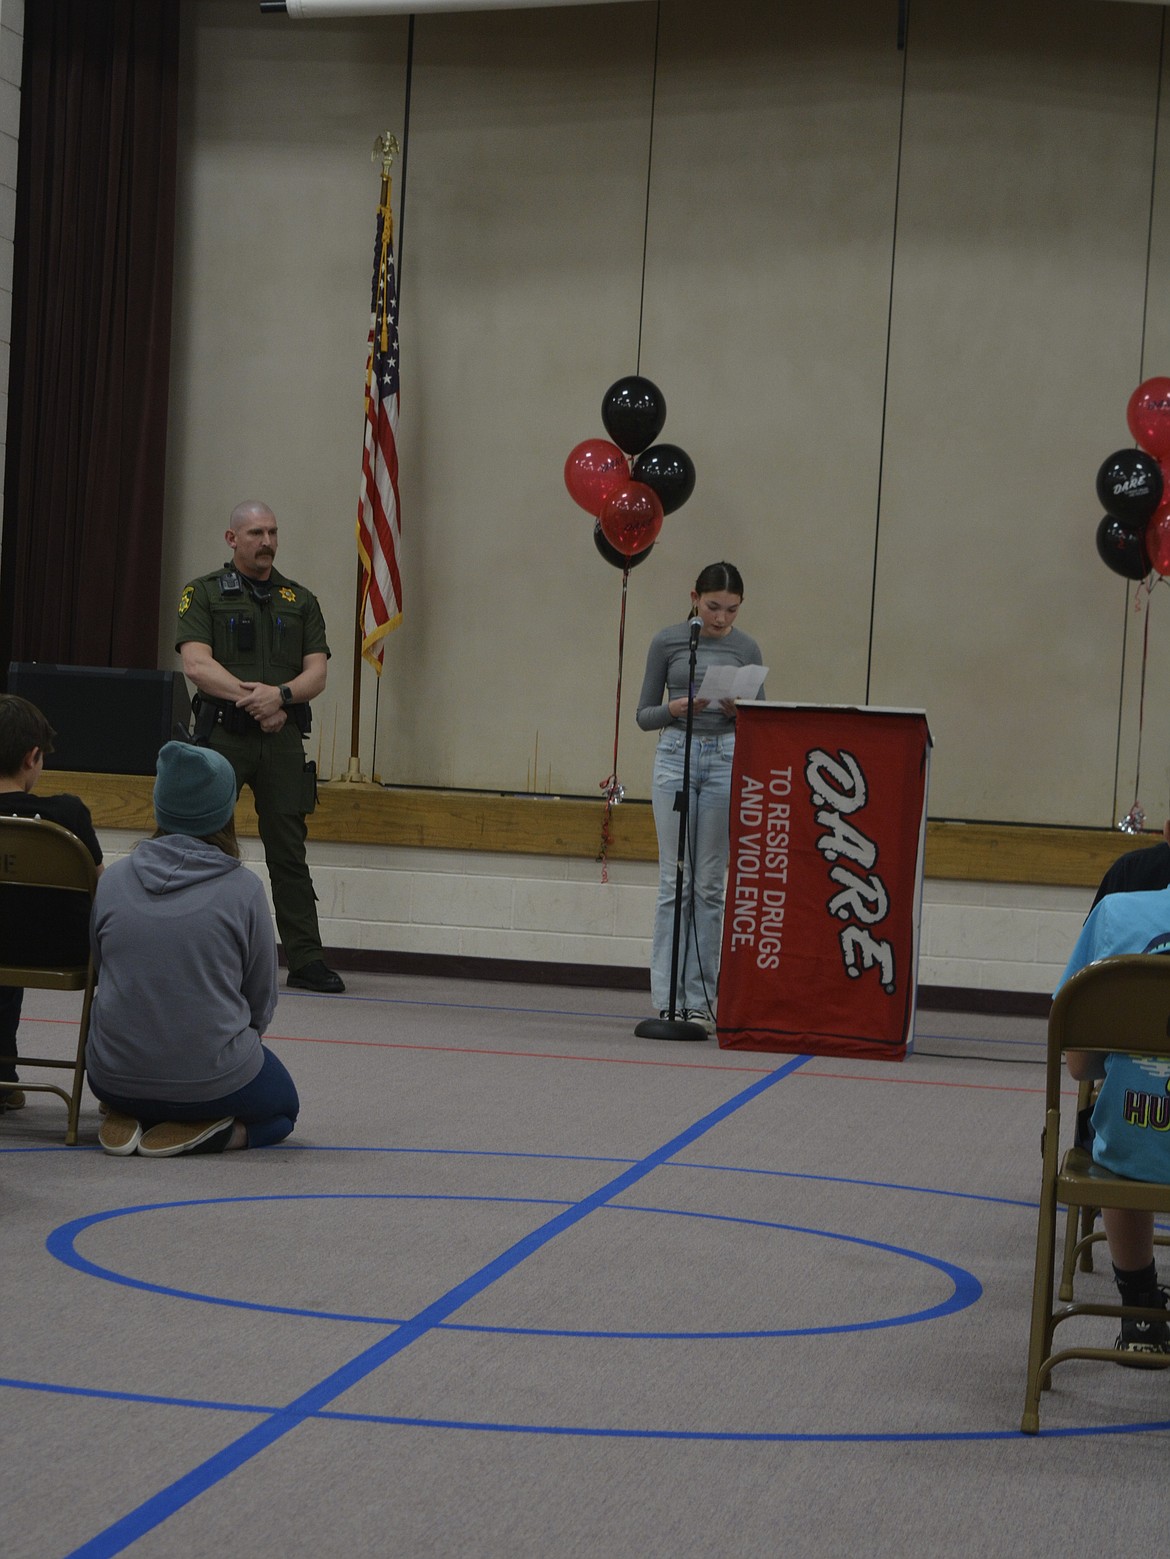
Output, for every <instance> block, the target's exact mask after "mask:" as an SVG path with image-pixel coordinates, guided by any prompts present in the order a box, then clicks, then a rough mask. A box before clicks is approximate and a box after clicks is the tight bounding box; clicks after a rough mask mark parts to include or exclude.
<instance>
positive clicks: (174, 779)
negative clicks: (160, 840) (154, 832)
mask: <svg viewBox="0 0 1170 1559" xmlns="http://www.w3.org/2000/svg"><path fill="white" fill-rule="evenodd" d="M156 772H157V774H158V778H157V779H156V780H155V782H154V815H155V817H156V818H157V820H158V826H159V827H160V828H161V829H163V830H164V831H165V832H166V833H168V834H190V835H191V836H192V838H195V839H205V838H207V837H208V835H210V834H217V833H218V832H219V831H220V829H221V828H224V827H226V826H227V823H228V820H229V818H230V817H231V815H232V813H233V812H234V811H235V809H236V774H235V770H234V769H233V768H232V766H231V764H230V763H229V762H228V761H227V759H226V758H224V757H222V756H221V754H219V753H218V752H213V751H212V749H211V748H210V747H194V746H192V745H191V743H190V742H168V743H167V744H166V746H165V747H164V748H163V749H162V750H161V751H160V753H159V755H158V764H157V766H156Z"/></svg>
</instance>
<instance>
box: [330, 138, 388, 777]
mask: <svg viewBox="0 0 1170 1559" xmlns="http://www.w3.org/2000/svg"><path fill="white" fill-rule="evenodd" d="M398 152H399V145H398V137H397V136H395V135H392V134H391V132H390V131H389V130H385V131H383V132H382V134H381V135H380V136H378V138H377V139H376V140H375V142H374V149H373V151H372V152H371V154H370V161H371V162H379V161H380V162H381V164H382V188H381V192H380V195H379V199H378V218H379V234H380V235H381V244H382V249H383V255H382V259H381V261H379V259H378V256H377V255H375V283H374V306H373V310H372V316H371V324H370V344H369V351H368V353H367V356H366V394H365V402H366V416H367V419H368V417H369V410H370V392H371V376H372V374H373V372H374V364H375V360H376V357H377V350H376V348H377V343H376V342H375V339H374V338H375V334H376V332H377V331H378V330H379V329H382V328H383V320H381V319H380V318H379V317H378V316H379V314H381V312H382V306H383V305H384V303H385V298H384V296H382V295H380V289H379V282H378V276H379V272H380V271H381V273H382V275H383V276H384V267H385V251H386V249H387V247H389V246H390V244H391V234H392V231H393V228H392V223H393V218H392V216H391V212H390V169H391V168H392V167H393V165H394V159H395V157H396V156H397V155H398ZM391 252H392V251H391ZM368 589H369V572H368V569H367V563H366V560H364V559H363V558H362V556H361V553H360V551H359V555H358V563H357V580H356V588H355V596H354V637H353V693H352V698H351V704H350V743H349V764H348V766H347V768H346V771H345V773H344V774H342V775H338V776H337V778H338V779H339V781H340V782H341V783H343V784H350V785H365V784H368V783H369V780H368V778H367V776H366V775H365V774H364V773H363V772H362V768H361V763H360V760H359V756H358V750H359V745H360V739H361V713H362V675H361V673H362V661H363V659H364V658H365V625H364V617H365V607H366V596H367V592H368ZM375 669H377V670H379V671H380V670H381V665H380V661H379V663H378V664H377V665H376V667H375Z"/></svg>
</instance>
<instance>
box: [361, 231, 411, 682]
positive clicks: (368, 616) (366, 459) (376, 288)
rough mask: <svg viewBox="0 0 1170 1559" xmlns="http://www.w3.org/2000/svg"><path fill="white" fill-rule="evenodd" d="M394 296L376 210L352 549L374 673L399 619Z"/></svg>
mask: <svg viewBox="0 0 1170 1559" xmlns="http://www.w3.org/2000/svg"><path fill="white" fill-rule="evenodd" d="M397 433H398V298H397V295H396V293H395V289H394V219H393V217H392V216H391V214H390V208H389V204H388V203H384V204H382V205H380V206H379V207H378V222H377V228H376V230H375V234H374V285H373V292H372V296H371V299H370V340H369V350H368V352H367V355H366V433H365V443H364V445H363V448H362V481H361V492H360V495H359V497H358V517H357V546H358V556H359V558H360V559H361V566H362V571H363V575H364V578H363V581H362V601H361V630H362V654H363V656H364V657H365V659H366V660H367V661H368V662H369V663H370V665H371V666H373V668H374V670H375V671H376V672H377V673H378V674H379V676H380V675H381V672H382V656H383V652H384V650H385V643H384V640H385V638H386V635H387V634H388V633H392V632H393V631H394V629H395V628H397V627H398V625H399V623H400V622H401V621H402V580H401V578H400V576H399V572H398V549H399V547H400V545H401V542H402V524H401V520H400V518H399V509H398V445H397V443H396V442H395V440H396V436H397Z"/></svg>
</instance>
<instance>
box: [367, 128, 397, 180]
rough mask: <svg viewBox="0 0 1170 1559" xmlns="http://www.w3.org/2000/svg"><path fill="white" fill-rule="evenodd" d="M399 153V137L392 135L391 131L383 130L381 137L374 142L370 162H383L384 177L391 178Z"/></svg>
mask: <svg viewBox="0 0 1170 1559" xmlns="http://www.w3.org/2000/svg"><path fill="white" fill-rule="evenodd" d="M398 152H399V146H398V137H397V136H396V135H391V134H390V131H389V130H383V131H382V133H381V135H380V136H379V137H378V139H377V140H376V141H375V142H374V149H373V151H372V152H371V153H370V161H371V162H378V161H381V164H382V175H383V177H384V178H389V176H390V169H391V167H392V166H393V164H394V159H395V157H397V156H398Z"/></svg>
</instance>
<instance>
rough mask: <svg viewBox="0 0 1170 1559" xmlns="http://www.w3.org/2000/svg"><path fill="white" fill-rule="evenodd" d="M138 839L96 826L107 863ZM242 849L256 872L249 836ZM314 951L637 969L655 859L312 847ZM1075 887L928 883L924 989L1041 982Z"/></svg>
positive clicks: (1047, 975)
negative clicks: (317, 926) (318, 947)
mask: <svg viewBox="0 0 1170 1559" xmlns="http://www.w3.org/2000/svg"><path fill="white" fill-rule="evenodd" d="M136 837H137V836H136V835H134V834H131V833H124V832H113V831H110V830H102V834H101V840H102V848H103V850H105V852H106V858H107V860H113V859H116V858H117V857H118V856H119V855H122V854H125V852H126V851H127V850H128V849H129V848H130V847H131V846H132V844H133V843H134V840H135V838H136ZM242 848H243V852H244V858H245V860H246V861H247V863H248V865H249V866H250V867H251V868H252V869H253V870H255V871H256V872H257V873H258V874H259V876H260V877H261V878H262V879H264V880H265V881H267V874H266V873H265V870H264V856H263V851H262V849H261V846H260V842H259V840H256V839H245V840H243V841H242ZM309 859H310V864H311V866H312V870H313V881H314V883H315V885H316V888H317V895H318V899H319V904H320V916H321V935H322V940H323V941H324V943H325V945H326V946H327V947H344V948H356V949H374V950H378V951H390V952H401V953H447V954H452V955H461V956H463V957H470V958H496V959H517V960H529V961H540V962H552V963H577V964H601V965H604V966H608V967H618V968H645V967H647V965H648V963H649V959H650V926H651V922H652V920H653V916H654V901H655V896H656V891H657V880H658V871H657V867H655V866H653V865H651V864H649V863H646V862H631V861H617V862H613V863H611V865H610V868H609V878H610V880H609V882H608V883H602V881H601V868H600V866H599V865H598V864H597V863H596V862H594V861H579V860H571V861H565V860H559V859H554V858H552V857H541V856H528V855H494V854H489V853H478V852H471V851H468V852H463V851H457V850H423V849H393V848H391V847H389V846H386V847H381V848H379V847H376V846H367V845H361V846H357V845H345V844H316V845H311V846H310V850H309ZM1092 896H1093V895H1092V892H1091V890H1090V889H1088V888H1043V887H1026V886H1024V887H1020V886H1015V885H1011V884H999V883H977V882H944V881H934V880H928V881H927V883H926V889H925V894H924V902H923V912H922V942H921V955H920V959H919V969H918V978H919V982H920V983H921V984H923V985H940V986H951V987H965V988H971V989H976V990H988V991H1027V992H1045V993H1047V992H1049V991H1051V990H1052V988H1053V986H1054V985H1055V983H1056V981H1057V979H1058V978H1059V976H1060V973H1061V971H1062V970H1063V968H1064V966H1065V963H1066V962H1067V960H1068V955H1069V953H1070V952H1071V951H1072V946H1073V943H1074V942H1075V941H1076V937H1077V933H1078V931H1079V930H1080V928H1081V924H1082V922H1083V921H1084V918H1085V915H1086V913H1087V911H1088V908H1089V904H1090V902H1091V900H1092Z"/></svg>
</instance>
